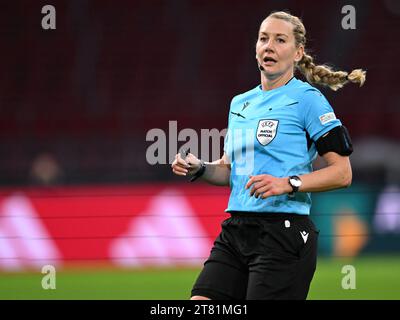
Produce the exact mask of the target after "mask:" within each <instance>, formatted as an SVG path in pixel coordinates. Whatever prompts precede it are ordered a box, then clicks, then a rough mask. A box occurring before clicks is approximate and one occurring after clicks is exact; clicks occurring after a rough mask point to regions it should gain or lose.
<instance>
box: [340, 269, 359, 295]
mask: <svg viewBox="0 0 400 320" xmlns="http://www.w3.org/2000/svg"><path fill="white" fill-rule="evenodd" d="M342 274H345V276H344V277H343V278H342V288H343V289H344V290H349V289H353V290H354V289H356V268H355V267H354V266H353V265H351V264H347V265H345V266H343V267H342Z"/></svg>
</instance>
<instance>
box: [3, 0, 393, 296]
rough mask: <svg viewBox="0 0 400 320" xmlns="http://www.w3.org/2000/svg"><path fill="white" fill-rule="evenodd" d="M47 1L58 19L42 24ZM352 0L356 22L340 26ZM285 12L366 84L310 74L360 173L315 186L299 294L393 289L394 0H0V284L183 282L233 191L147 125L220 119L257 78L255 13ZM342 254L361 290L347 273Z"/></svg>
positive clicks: (60, 292)
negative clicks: (328, 81) (335, 83)
mask: <svg viewBox="0 0 400 320" xmlns="http://www.w3.org/2000/svg"><path fill="white" fill-rule="evenodd" d="M46 4H51V5H53V6H55V8H56V14H57V15H56V30H43V29H42V28H41V19H42V17H43V14H42V13H41V9H42V7H43V6H44V5H46ZM349 4H350V5H353V6H354V7H355V8H356V29H355V30H343V29H342V27H341V20H342V18H343V16H344V14H342V13H341V10H342V7H343V6H344V5H349ZM281 9H286V10H289V11H290V12H291V13H293V14H295V15H298V16H300V17H301V18H302V19H303V21H304V23H305V26H306V28H307V31H308V47H309V49H311V52H312V53H313V54H315V55H316V57H317V61H318V62H320V63H325V62H326V63H330V64H332V65H334V66H336V67H337V68H341V69H344V70H351V69H354V68H358V67H362V68H365V69H366V70H367V71H368V74H367V82H366V84H365V86H364V87H362V88H356V87H355V86H351V85H349V86H348V87H345V88H344V89H342V90H340V91H338V92H336V93H335V92H332V91H328V90H325V89H321V90H322V91H323V92H324V94H325V95H326V96H327V98H328V100H329V101H330V102H331V104H332V105H333V107H334V108H335V111H336V114H337V116H338V117H339V118H341V119H342V121H343V122H344V124H345V125H346V126H347V127H348V129H349V131H350V133H351V136H352V138H353V142H354V147H355V152H354V154H353V155H352V158H351V159H352V164H353V175H354V177H353V185H352V186H351V187H350V188H349V189H346V190H339V191H333V192H328V193H321V194H315V195H314V196H313V201H314V206H313V211H312V215H311V217H312V219H313V221H314V222H315V224H316V225H317V226H318V228H319V229H320V242H319V257H320V258H319V263H318V268H317V272H316V275H315V278H314V281H313V283H312V287H311V291H310V295H309V298H310V299H400V142H399V139H400V128H399V123H400V94H399V80H398V75H399V71H400V70H399V69H400V67H399V64H398V57H399V56H400V45H399V42H398V39H399V37H400V2H399V1H396V0H384V1H383V0H382V1H373V0H369V1H368V0H363V1H324V2H318V3H317V2H315V1H289V0H287V1H258V0H257V1H251V2H248V1H222V0H221V1H208V0H207V1H206V0H202V1H199V0H187V1H185V0H181V1H178V0H177V1H122V0H121V1H115V2H112V1H94V0H70V1H60V0H53V1H46V2H45V1H39V0H35V1H28V0H26V1H22V0H17V1H13V2H11V1H7V2H5V1H3V2H1V4H0V32H1V39H2V40H1V41H0V49H1V57H2V58H1V59H0V65H1V73H0V110H1V117H0V153H1V157H0V185H1V187H0V299H23V298H25V299H26V298H27V299H187V298H188V297H189V294H190V289H191V285H192V283H193V282H194V280H195V278H196V276H197V274H198V272H199V270H200V268H201V264H202V261H203V260H204V259H205V257H206V256H207V255H208V252H209V249H210V247H211V245H212V241H213V238H214V237H215V236H216V234H217V233H218V231H219V225H220V223H221V221H222V220H223V219H225V218H227V215H226V214H225V213H224V209H225V205H226V201H227V198H228V192H229V190H228V189H227V188H218V187H212V186H207V185H205V184H202V183H201V182H199V183H196V184H189V183H188V182H187V181H186V179H182V178H178V177H175V176H173V175H172V173H171V171H170V166H169V165H168V164H164V165H150V164H149V163H148V162H147V161H146V151H147V150H148V148H149V146H150V145H152V143H153V141H147V140H146V135H147V133H148V132H149V130H151V129H153V128H160V129H162V130H164V131H165V132H166V134H167V136H166V137H167V140H168V139H171V141H173V140H174V139H175V141H176V139H177V137H176V136H174V133H173V132H169V126H170V122H169V121H176V124H177V129H178V131H180V130H182V129H184V128H192V129H194V130H196V132H200V130H201V129H202V128H205V129H212V128H216V129H218V130H222V129H224V128H225V127H226V124H227V115H228V106H229V103H230V99H231V98H232V97H233V96H234V95H236V94H237V93H240V92H244V91H246V90H248V89H249V88H252V87H254V86H255V85H256V84H257V83H258V81H259V75H258V71H257V68H256V64H255V59H254V45H255V40H256V35H257V31H258V26H259V23H260V22H261V21H262V19H263V18H264V17H265V16H266V15H267V14H268V13H269V12H270V11H272V10H281ZM220 142H221V143H220V147H221V148H222V139H221V141H220ZM183 143H184V141H180V142H179V143H178V146H181V145H182V144H183ZM168 151H169V153H170V154H171V155H174V154H175V151H174V150H168ZM166 156H168V153H167V155H166ZM167 160H168V159H167ZM315 165H316V167H318V166H320V165H321V164H320V162H319V161H317V162H316V164H315ZM348 264H350V265H353V266H354V267H355V268H356V272H357V278H356V285H357V286H356V289H355V290H344V289H343V288H342V286H341V281H342V279H343V277H344V276H345V274H343V273H342V272H341V271H342V268H343V266H345V265H348ZM44 265H53V266H55V267H56V270H57V278H56V279H57V280H56V281H57V282H56V283H57V288H56V290H44V289H43V288H42V286H41V281H42V278H43V276H44V275H43V274H42V273H41V269H42V267H43V266H44Z"/></svg>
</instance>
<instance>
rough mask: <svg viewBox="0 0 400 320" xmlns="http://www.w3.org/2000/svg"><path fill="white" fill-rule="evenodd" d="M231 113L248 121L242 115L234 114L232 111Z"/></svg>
mask: <svg viewBox="0 0 400 320" xmlns="http://www.w3.org/2000/svg"><path fill="white" fill-rule="evenodd" d="M231 113H232V114H234V115H235V116H238V117H242V118H243V119H246V118H245V117H244V116H242V115H241V114H240V113H236V112H233V111H231Z"/></svg>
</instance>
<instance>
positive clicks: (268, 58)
mask: <svg viewBox="0 0 400 320" xmlns="http://www.w3.org/2000/svg"><path fill="white" fill-rule="evenodd" d="M263 61H264V62H265V63H267V62H273V63H276V62H277V61H276V60H275V59H274V58H271V57H264V59H263Z"/></svg>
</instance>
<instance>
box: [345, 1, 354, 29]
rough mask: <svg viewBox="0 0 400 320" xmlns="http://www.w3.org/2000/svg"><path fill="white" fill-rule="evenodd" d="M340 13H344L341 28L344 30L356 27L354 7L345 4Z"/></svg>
mask: <svg viewBox="0 0 400 320" xmlns="http://www.w3.org/2000/svg"><path fill="white" fill-rule="evenodd" d="M342 13H343V14H344V17H343V18H342V28H343V29H344V30H349V29H352V30H354V29H356V8H354V6H352V5H349V4H348V5H345V6H343V7H342Z"/></svg>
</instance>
